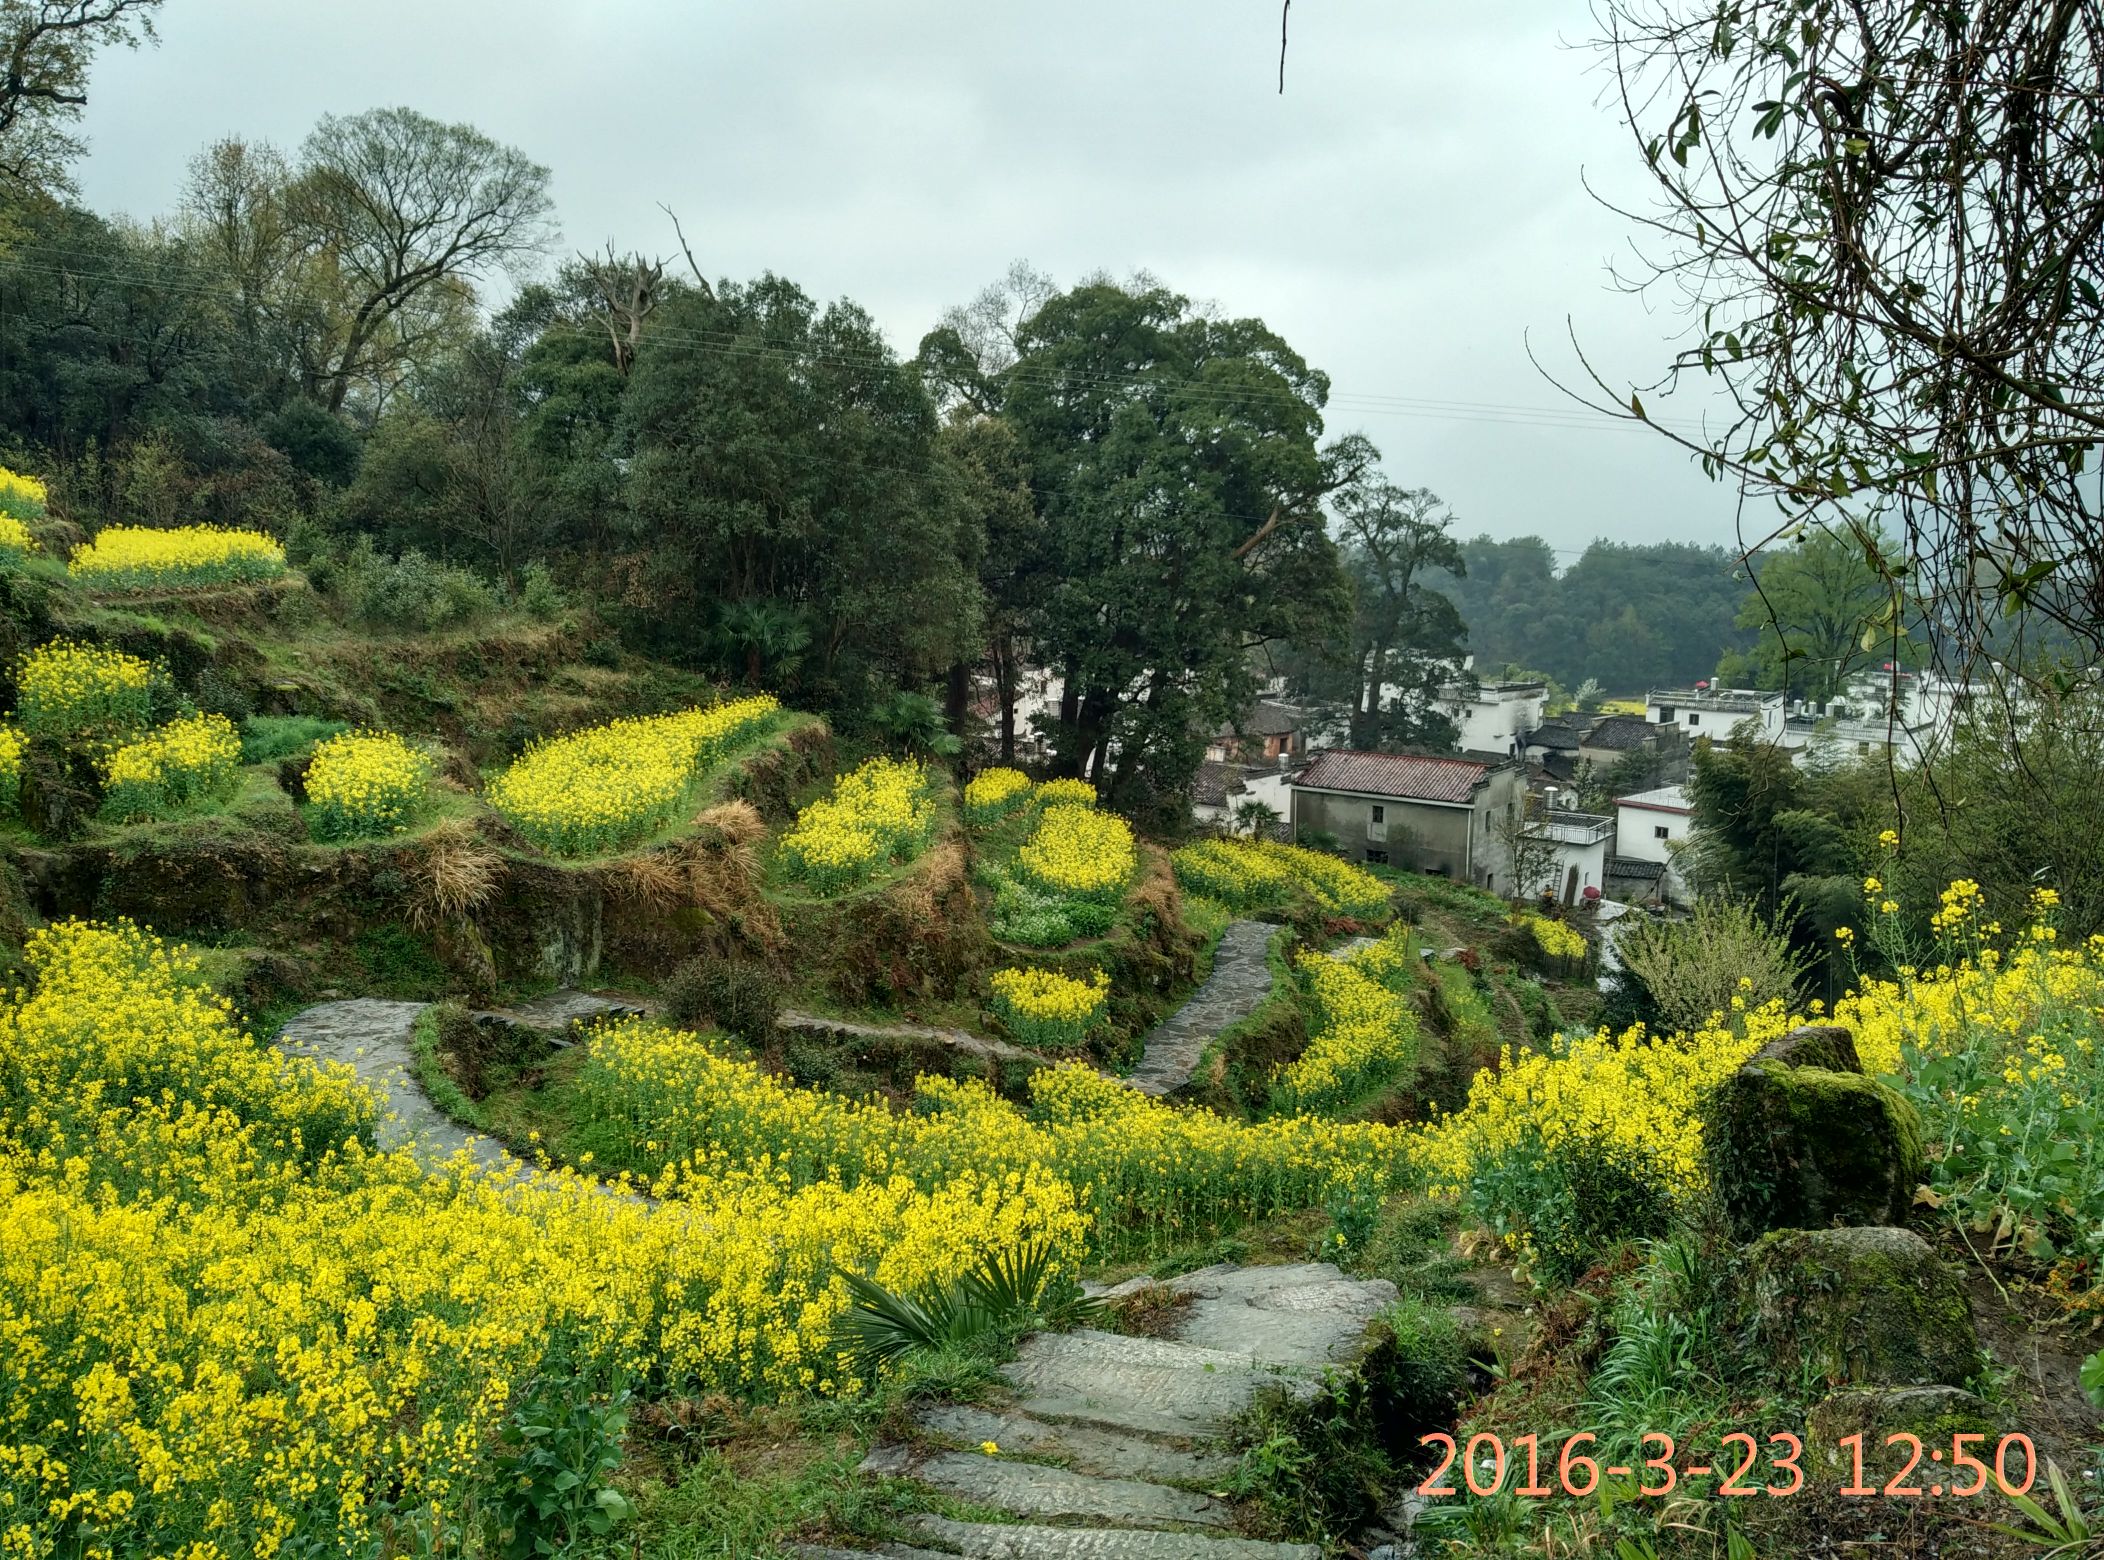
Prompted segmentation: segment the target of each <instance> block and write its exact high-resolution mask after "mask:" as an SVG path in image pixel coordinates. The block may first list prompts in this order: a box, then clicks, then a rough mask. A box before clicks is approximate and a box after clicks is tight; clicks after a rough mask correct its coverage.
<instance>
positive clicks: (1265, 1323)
mask: <svg viewBox="0 0 2104 1560" xmlns="http://www.w3.org/2000/svg"><path fill="white" fill-rule="evenodd" d="M1169 1282H1170V1283H1171V1284H1172V1285H1173V1286H1174V1287H1175V1288H1176V1289H1177V1290H1178V1291H1179V1292H1181V1293H1183V1294H1187V1295H1190V1296H1192V1297H1193V1299H1192V1302H1191V1305H1190V1306H1189V1308H1188V1309H1187V1310H1186V1311H1185V1312H1184V1314H1183V1317H1182V1318H1181V1321H1180V1323H1179V1325H1178V1327H1177V1330H1176V1338H1177V1341H1178V1342H1179V1343H1184V1344H1190V1345H1195V1346H1196V1347H1199V1348H1210V1349H1230V1348H1231V1349H1234V1350H1237V1351H1240V1352H1243V1353H1246V1354H1249V1355H1251V1356H1253V1357H1254V1358H1256V1359H1258V1360H1260V1361H1262V1362H1263V1363H1265V1364H1270V1365H1307V1366H1320V1365H1329V1364H1342V1363H1345V1362H1347V1361H1349V1360H1352V1359H1354V1358H1356V1357H1357V1356H1358V1353H1359V1351H1360V1349H1361V1347H1362V1346H1363V1343H1364V1340H1365V1337H1366V1329H1367V1326H1368V1324H1370V1323H1371V1322H1372V1321H1373V1319H1374V1318H1375V1317H1377V1316H1379V1315H1380V1314H1381V1313H1382V1312H1383V1311H1385V1310H1386V1309H1387V1308H1388V1307H1389V1306H1391V1305H1394V1304H1395V1302H1396V1288H1395V1285H1393V1284H1391V1283H1389V1282H1388V1281H1387V1280H1386V1279H1383V1278H1373V1279H1358V1278H1347V1277H1346V1276H1345V1275H1344V1274H1343V1273H1342V1272H1340V1271H1339V1270H1338V1269H1337V1268H1336V1267H1335V1266H1334V1265H1332V1264H1331V1263H1328V1262H1298V1263H1288V1264H1282V1265H1280V1266H1277V1267H1234V1266H1220V1267H1210V1268H1201V1269H1199V1270H1198V1271H1196V1272H1193V1273H1185V1274H1182V1275H1181V1276H1179V1277H1177V1278H1173V1279H1171V1280H1169Z"/></svg>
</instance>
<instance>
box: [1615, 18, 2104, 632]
mask: <svg viewBox="0 0 2104 1560" xmlns="http://www.w3.org/2000/svg"><path fill="white" fill-rule="evenodd" d="M1595 15H1596V17H1597V19H1598V22H1599V27H1600V38H1599V40H1598V49H1599V51H1600V56H1601V58H1602V60H1603V61H1604V63H1605V65H1606V67H1607V71H1608V79H1609V81H1610V87H1609V94H1610V97H1611V99H1612V101H1613V102H1614V103H1615V104H1616V105H1617V106H1618V108H1619V109H1620V111H1621V113H1622V115H1623V117H1624V118H1625V119H1626V121H1627V124H1628V126H1629V128H1630V130H1631V132H1632V134H1633V135H1634V137H1635V139H1636V142H1637V146H1638V149H1639V152H1640V154H1641V156H1642V159H1643V161H1644V165H1645V166H1646V167H1647V168H1648V169H1649V170H1650V172H1651V174H1652V176H1653V178H1654V180H1655V193H1656V197H1657V199H1656V201H1655V202H1654V203H1653V204H1651V205H1650V206H1649V207H1647V208H1645V209H1642V210H1635V211H1629V212H1626V213H1625V214H1626V215H1628V216H1629V217H1631V218H1632V220H1633V221H1635V222H1636V223H1637V224H1638V225H1639V228H1638V231H1639V235H1640V236H1639V239H1638V245H1637V248H1638V254H1639V262H1638V264H1637V266H1636V267H1635V269H1633V270H1631V271H1629V272H1627V273H1626V274H1625V277H1624V280H1625V281H1626V283H1627V284H1628V285H1629V286H1631V287H1632V288H1637V289H1642V290H1646V291H1650V292H1654V293H1655V292H1661V291H1663V292H1664V293H1666V294H1668V295H1669V296H1673V297H1675V299H1676V301H1677V302H1678V303H1679V304H1681V305H1682V306H1684V307H1685V308H1686V310H1687V311H1688V318H1689V319H1690V320H1691V322H1692V324H1691V328H1690V332H1689V335H1688V337H1687V338H1686V340H1685V341H1684V342H1683V343H1682V345H1681V346H1680V347H1679V348H1678V349H1677V350H1676V352H1675V354H1674V356H1673V357H1672V359H1671V361H1670V362H1669V364H1668V365H1667V367H1666V370H1665V372H1664V374H1663V375H1662V376H1661V378H1660V379H1659V380H1658V381H1656V382H1655V383H1654V384H1652V385H1645V386H1640V387H1639V388H1638V389H1637V390H1636V391H1635V392H1630V391H1628V390H1626V389H1625V388H1623V387H1620V386H1617V385H1611V384H1610V383H1609V382H1608V380H1607V378H1606V376H1605V374H1604V373H1602V372H1596V371H1595V370H1594V368H1593V366H1592V365H1591V364H1590V363H1586V362H1585V360H1584V356H1583V353H1582V351H1581V353H1580V354H1579V356H1580V361H1581V363H1584V369H1583V372H1584V374H1586V375H1589V376H1590V388H1588V389H1587V390H1586V391H1585V392H1584V393H1585V394H1586V395H1587V397H1588V398H1589V399H1592V400H1593V401H1594V403H1595V404H1596V405H1599V406H1600V407H1601V408H1602V409H1603V410H1608V411H1611V412H1614V413H1616V414H1618V415H1620V416H1623V417H1627V418H1630V419H1635V420H1643V421H1649V420H1650V419H1651V412H1652V411H1653V410H1655V409H1656V408H1655V401H1656V393H1657V392H1658V391H1660V390H1670V389H1671V388H1673V387H1674V386H1675V385H1677V384H1679V383H1680V382H1681V381H1683V380H1685V379H1689V378H1691V377H1693V378H1696V379H1699V380H1700V381H1701V382H1702V383H1703V384H1706V385H1707V386H1708V387H1710V388H1711V389H1712V390H1716V391H1721V393H1722V396H1723V400H1724V403H1725V405H1726V406H1727V407H1728V408H1729V410H1728V412H1727V413H1726V414H1725V415H1724V416H1723V417H1721V418H1719V419H1716V420H1715V421H1714V423H1713V424H1712V425H1711V426H1709V427H1707V428H1706V429H1705V430H1704V431H1702V432H1699V433H1687V432H1681V431H1675V430H1672V429H1668V428H1665V427H1663V426H1661V427H1660V428H1659V431H1660V432H1661V433H1662V434H1663V435H1664V436H1665V437H1668V438H1672V439H1674V440H1676V441H1678V442H1680V443H1682V444H1683V445H1685V446H1687V447H1688V448H1689V449H1691V450H1693V451H1694V452H1696V454H1698V455H1699V457H1700V458H1701V461H1702V464H1703V466H1704V468H1705V469H1706V470H1707V471H1709V472H1711V473H1712V474H1714V475H1717V476H1720V477H1725V478H1729V479H1734V480H1736V481H1737V482H1738V483H1739V484H1740V485H1741V487H1742V490H1743V492H1744V494H1745V495H1746V496H1747V497H1748V498H1750V499H1755V500H1763V501H1766V500H1773V501H1774V503H1775V504H1776V505H1779V506H1780V510H1781V513H1780V515H1779V516H1777V517H1776V518H1775V521H1774V524H1773V525H1772V526H1771V525H1769V524H1768V523H1766V522H1760V523H1757V524H1756V525H1754V526H1753V527H1751V530H1752V531H1754V532H1757V533H1765V534H1750V535H1746V536H1742V538H1741V540H1742V542H1743V543H1744V544H1745V545H1746V548H1747V551H1748V552H1749V553H1751V552H1754V551H1755V550H1757V549H1758V548H1759V547H1760V546H1762V545H1763V544H1764V543H1767V542H1772V541H1774V540H1775V539H1777V537H1779V536H1781V535H1784V534H1787V533H1788V532H1789V530H1790V528H1792V527H1795V526H1800V525H1804V524H1807V523H1809V524H1819V525H1826V526H1829V527H1833V528H1836V529H1838V530H1840V531H1843V532H1844V533H1846V534H1849V535H1851V536H1853V537H1854V539H1855V540H1856V542H1857V543H1858V544H1859V545H1860V546H1861V547H1862V548H1863V550H1864V553H1865V555H1866V558H1867V559H1868V560H1869V562H1870V563H1871V565H1872V566H1873V567H1874V568H1875V569H1876V570H1877V571H1878V572H1879V574H1880V575H1881V576H1882V577H1883V578H1884V579H1885V580H1886V581H1887V583H1888V585H1889V587H1890V590H1889V600H1888V602H1887V604H1886V605H1885V607H1884V608H1883V610H1882V612H1881V614H1879V615H1878V616H1877V617H1876V619H1875V620H1874V621H1872V622H1870V623H1869V624H1867V625H1866V626H1865V636H1866V639H1873V638H1880V637H1889V636H1894V635H1897V634H1898V633H1899V632H1901V630H1902V629H1904V628H1905V627H1906V626H1907V625H1908V623H1909V622H1910V621H1912V622H1914V624H1915V625H1916V627H1917V628H1918V629H1919V630H1920V631H1923V632H1926V633H1927V634H1928V635H1929V636H1930V637H1931V638H1932V639H1933V640H1934V641H1935V642H1936V643H1937V644H1938V645H1939V646H1941V647H1951V648H1955V649H1957V650H1960V651H1963V652H1966V653H1968V654H1970V653H1977V652H1979V651H1981V650H1983V649H1990V648H1991V649H1992V650H1993V651H1994V653H1995V654H1997V655H1999V656H2000V657H2002V658H2003V659H2005V660H2007V659H2012V658H2013V657H2014V656H2015V655H2020V654H2021V653H2023V642H2022V637H2021V636H2022V624H2023V623H2024V622H2026V621H2028V620H2030V619H2032V618H2033V617H2035V616H2042V617H2043V618H2044V619H2046V620H2050V622H2051V623H2053V624H2057V625H2058V627H2059V629H2060V630H2062V631H2064V632H2065V633H2066V634H2067V635H2070V636H2072V637H2073V638H2074V639H2075V640H2076V642H2077V643H2078V644H2080V645H2081V646H2082V647H2083V648H2084V649H2085V650H2086V651H2087V652H2088V654H2089V655H2090V656H2091V657H2094V656H2095V655H2096V654H2097V653H2098V651H2099V650H2100V649H2104V485H2100V478H2104V474H2100V473H2099V472H2097V471H2094V470H2092V467H2093V466H2094V465H2095V463H2096V455H2097V450H2096V446H2097V445H2098V444H2099V442H2100V441H2104V298H2100V290H2104V279H2100V276H2099V272H2100V270H2104V129H2100V128H2099V126H2100V122H2104V120H2100V115H2104V0H1975V3H1971V4H1953V5H1929V4H1926V3H1923V0H1597V3H1596V9H1595ZM1645 394H1652V395H1653V397H1654V407H1653V408H1650V409H1647V408H1646V406H1645V404H1644V395H1645ZM1655 426H1656V425H1655ZM1747 512H1750V513H1752V514H1754V515H1765V514H1770V513H1772V511H1771V509H1770V507H1769V505H1768V504H1767V503H1766V502H1761V503H1755V504H1752V505H1750V506H1747ZM1881 535H1882V536H1884V537H1888V538H1890V539H1891V541H1890V543H1889V544H1883V545H1881V543H1880V541H1879V538H1880V536H1881Z"/></svg>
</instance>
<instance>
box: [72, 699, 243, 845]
mask: <svg viewBox="0 0 2104 1560" xmlns="http://www.w3.org/2000/svg"><path fill="white" fill-rule="evenodd" d="M240 767H241V734H240V733H239V732H237V731H236V730H235V729H234V723H233V722H232V721H230V720H228V719H227V718H226V717H225V716H224V715H190V716H186V717H184V718H183V719H181V720H172V721H170V722H169V723H168V724H167V725H165V726H160V727H157V728H155V729H154V730H152V731H150V732H148V733H147V734H146V735H145V736H143V737H140V738H138V739H137V740H136V741H132V742H127V743H125V744H124V745H123V746H121V747H119V748H117V749H115V750H114V751H112V752H111V753H110V754H109V756H108V757H106V758H105V759H104V760H103V761H102V775H103V785H104V791H103V798H102V808H103V811H104V812H105V813H107V814H108V815H109V816H110V817H112V818H115V819H117V820H118V821H119V822H124V821H127V820H130V819H136V818H156V817H165V816H167V815H168V814H169V813H172V812H174V811H176V810H177V809H179V808H183V807H191V806H196V805H198V804H201V803H212V802H220V801H224V800H225V799H226V798H227V797H228V796H229V795H231V794H232V792H233V789H234V785H235V782H236V780H237V778H238V775H239V771H240Z"/></svg>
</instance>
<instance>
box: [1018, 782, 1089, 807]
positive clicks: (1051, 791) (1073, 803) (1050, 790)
mask: <svg viewBox="0 0 2104 1560" xmlns="http://www.w3.org/2000/svg"><path fill="white" fill-rule="evenodd" d="M1030 799H1031V800H1032V801H1033V802H1035V803H1037V805H1038V806H1040V807H1093V806H1095V805H1096V788H1095V787H1094V786H1092V785H1090V784H1089V783H1088V782H1087V781H1086V780H1077V779H1075V778H1074V777H1073V776H1071V775H1063V776H1061V777H1060V778H1059V779H1057V780H1047V781H1045V782H1044V783H1043V784H1042V785H1040V786H1039V787H1038V788H1037V790H1036V791H1035V792H1033V793H1032V795H1031V798H1030Z"/></svg>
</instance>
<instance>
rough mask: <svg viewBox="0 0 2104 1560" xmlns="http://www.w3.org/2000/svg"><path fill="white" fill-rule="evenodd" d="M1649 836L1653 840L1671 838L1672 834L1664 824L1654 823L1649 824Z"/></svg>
mask: <svg viewBox="0 0 2104 1560" xmlns="http://www.w3.org/2000/svg"><path fill="white" fill-rule="evenodd" d="M1651 837H1652V838H1653V839H1654V840H1664V839H1671V838H1672V835H1671V834H1670V833H1669V832H1668V830H1667V828H1666V826H1665V825H1664V824H1662V823H1654V824H1653V825H1651Z"/></svg>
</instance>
